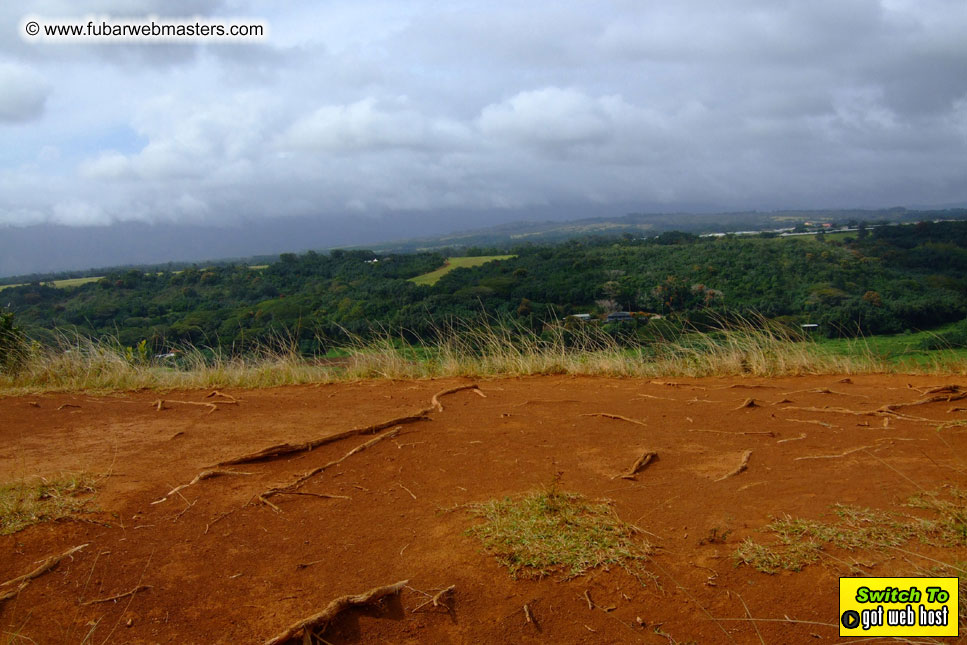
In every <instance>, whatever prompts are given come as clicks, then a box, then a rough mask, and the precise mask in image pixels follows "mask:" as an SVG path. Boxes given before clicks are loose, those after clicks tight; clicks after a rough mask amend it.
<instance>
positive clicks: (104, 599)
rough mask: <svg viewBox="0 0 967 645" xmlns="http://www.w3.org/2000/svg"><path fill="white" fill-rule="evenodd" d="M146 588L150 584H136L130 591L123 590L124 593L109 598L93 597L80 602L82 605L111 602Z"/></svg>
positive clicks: (149, 587)
mask: <svg viewBox="0 0 967 645" xmlns="http://www.w3.org/2000/svg"><path fill="white" fill-rule="evenodd" d="M148 589H151V585H138V586H137V587H135V588H134V589H132V590H131V591H125V592H124V593H119V594H118V595H116V596H111V597H110V598H95V599H94V600H86V601H84V602H82V603H81V604H82V605H96V604H99V603H102V602H113V601H115V600H121V598H127V597H128V596H133V595H134V594H136V593H138V592H139V591H147V590H148Z"/></svg>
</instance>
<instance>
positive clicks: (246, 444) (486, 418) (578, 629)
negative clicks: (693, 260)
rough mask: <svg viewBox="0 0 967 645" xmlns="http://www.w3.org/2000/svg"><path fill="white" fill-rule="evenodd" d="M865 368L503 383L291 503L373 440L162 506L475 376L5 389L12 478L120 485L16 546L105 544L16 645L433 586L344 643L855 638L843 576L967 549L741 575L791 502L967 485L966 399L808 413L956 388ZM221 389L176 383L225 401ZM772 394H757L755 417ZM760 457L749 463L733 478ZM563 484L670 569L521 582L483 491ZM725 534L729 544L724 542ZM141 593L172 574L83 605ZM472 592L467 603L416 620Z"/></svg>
mask: <svg viewBox="0 0 967 645" xmlns="http://www.w3.org/2000/svg"><path fill="white" fill-rule="evenodd" d="M842 379H843V377H842V376H822V377H799V378H783V379H775V380H766V379H715V378H710V379H681V380H678V381H676V382H659V381H642V380H634V379H609V378H588V377H563V376H562V377H558V376H555V377H533V378H520V379H497V380H489V381H486V380H485V381H480V382H479V385H480V390H481V391H482V392H483V393H484V394H485V395H486V396H485V397H482V396H478V395H477V394H476V393H475V392H473V391H472V390H463V391H460V392H457V393H454V394H450V395H448V396H446V397H443V398H442V404H443V408H444V409H443V410H442V411H439V410H434V411H432V412H429V413H428V414H427V416H428V419H427V420H423V421H418V422H415V423H409V424H406V425H403V426H402V428H401V429H400V430H399V434H398V436H396V437H394V438H391V439H387V440H385V441H381V442H379V443H377V444H375V445H373V446H372V447H370V448H369V449H368V450H365V451H363V452H360V453H357V454H355V455H353V456H351V457H350V458H348V459H346V460H345V461H343V462H342V463H341V464H339V465H338V466H335V467H333V468H331V469H329V470H326V471H324V472H322V473H320V474H318V475H316V476H315V477H313V478H311V479H310V480H309V481H307V482H306V483H305V485H304V486H303V487H302V488H300V489H299V492H303V493H316V494H320V495H331V496H333V497H318V496H311V495H276V496H274V497H271V498H270V500H269V501H271V503H272V504H274V505H275V506H276V507H278V509H279V510H278V511H276V510H274V509H273V508H272V507H270V506H269V505H266V504H264V503H260V502H259V501H258V499H257V495H258V493H260V492H261V491H264V490H266V489H268V488H270V487H272V486H274V485H278V484H285V483H287V482H290V481H292V480H293V479H295V478H296V477H297V476H299V475H301V474H302V473H305V472H307V471H309V470H311V469H313V468H315V467H318V466H321V465H323V464H325V463H327V462H329V461H332V460H334V459H338V458H339V457H341V456H343V455H345V454H346V453H347V452H348V451H349V450H351V449H352V448H354V447H356V446H357V445H360V444H362V443H364V442H365V441H367V440H369V439H371V438H372V437H370V436H359V437H350V438H347V439H344V440H341V441H338V442H334V443H331V444H329V445H325V446H322V447H319V448H316V449H315V450H313V451H311V452H307V453H302V454H296V455H291V456H288V457H284V458H281V459H277V460H271V461H264V462H260V463H254V464H245V465H236V466H231V467H230V469H232V470H237V471H243V472H245V473H250V474H247V475H227V476H220V477H213V478H210V479H204V480H202V481H199V482H198V483H196V484H194V485H192V486H189V487H187V488H184V489H182V490H181V491H179V492H178V493H175V494H174V495H172V496H170V497H169V498H168V499H167V500H166V501H164V502H162V503H157V504H152V502H154V501H156V500H159V499H161V498H164V497H165V496H166V494H167V493H168V492H169V491H170V490H171V489H173V488H174V487H176V486H178V485H180V484H186V483H188V482H190V481H191V480H192V479H193V478H194V477H195V476H196V475H198V474H199V472H201V471H202V470H204V469H205V468H206V467H210V466H211V465H213V464H216V463H218V462H220V461H223V460H226V459H228V458H231V457H235V456H237V455H240V454H244V453H248V452H253V451H257V450H260V449H262V448H265V447H267V446H270V445H272V444H276V443H284V442H288V443H298V442H306V441H309V440H312V439H316V438H319V437H323V436H326V435H328V434H334V433H337V432H341V431H344V430H348V429H351V428H356V427H365V426H368V425H371V424H375V423H378V422H382V421H386V420H390V419H393V418H395V417H401V416H404V415H407V414H412V413H413V412H415V411H418V410H420V409H422V408H426V407H427V406H428V405H429V401H430V398H431V396H432V395H433V394H434V393H436V392H439V391H440V390H443V389H446V388H449V387H453V386H457V385H464V384H468V383H470V382H471V381H466V380H459V379H449V380H441V381H416V382H385V381H383V382H380V381H367V382H359V383H349V384H335V385H320V386H299V387H282V388H276V389H265V390H256V391H241V390H232V391H226V393H227V394H230V395H232V396H234V397H237V398H238V404H237V405H217V411H214V412H212V413H209V408H207V407H205V406H196V405H183V404H178V403H173V404H168V405H166V406H165V408H164V409H162V410H160V411H159V410H158V409H157V407H156V406H155V405H153V402H154V401H156V400H157V399H158V398H159V394H158V393H156V392H136V393H131V394H125V395H118V396H104V397H99V396H90V395H86V394H74V395H43V396H41V395H38V396H24V397H12V398H0V482H16V481H23V480H24V479H29V478H32V477H35V476H56V475H58V474H63V473H68V472H70V473H73V472H86V473H90V474H93V475H95V476H99V477H100V478H101V479H100V480H99V482H98V484H97V494H96V497H95V499H94V500H93V502H92V508H93V509H94V510H93V511H92V512H88V513H84V514H81V515H77V516H75V517H74V518H73V519H68V520H62V521H58V522H53V523H46V524H40V525H35V526H32V527H30V528H28V529H26V530H23V531H20V532H18V533H16V534H13V535H6V536H2V537H0V581H4V580H9V579H11V578H15V577H17V576H20V575H22V574H24V573H26V572H28V571H30V570H32V569H34V568H35V567H36V566H37V564H38V562H40V561H42V560H43V559H44V558H46V557H48V556H51V555H55V554H60V553H63V552H65V551H66V550H68V549H70V548H71V547H75V546H78V545H82V544H87V545H88V546H87V547H86V548H85V549H83V550H82V551H79V552H77V553H74V554H73V555H72V556H70V557H68V558H66V559H65V560H64V561H62V562H61V563H60V564H59V565H58V566H57V567H55V568H54V569H52V570H51V571H50V572H48V573H45V574H43V575H41V576H39V577H37V578H36V579H34V580H32V581H31V582H30V584H29V585H28V586H27V587H26V588H25V589H24V590H23V592H22V593H21V594H20V595H19V596H17V597H16V598H13V599H10V600H7V601H5V602H0V630H2V631H3V632H5V634H4V635H2V636H0V641H2V642H5V643H6V642H8V641H9V642H10V643H17V644H20V643H65V644H66V643H82V642H83V643H89V644H101V643H263V642H264V641H266V640H267V639H269V638H271V637H272V636H274V635H276V634H277V633H279V632H281V631H283V630H284V629H285V628H286V627H287V626H289V625H290V624H292V623H294V622H296V621H298V620H300V619H302V618H304V617H306V616H309V615H311V614H314V613H316V612H318V611H321V610H322V609H323V608H324V607H325V606H326V605H327V604H328V603H329V602H330V601H332V600H333V599H335V598H337V597H339V596H343V595H346V594H357V593H362V592H364V591H366V590H369V589H371V588H373V587H378V586H382V585H389V584H393V583H396V582H398V581H401V580H408V581H409V582H408V585H407V586H406V587H404V588H403V590H402V592H401V593H400V594H399V595H398V596H392V597H389V598H387V599H384V601H383V602H382V603H381V604H380V605H378V606H372V607H369V608H362V609H350V610H347V611H345V612H343V613H341V614H340V615H339V617H338V618H337V619H336V620H335V621H333V622H332V623H331V624H330V625H329V627H328V628H327V629H326V631H325V632H324V633H323V634H322V636H323V637H324V638H325V642H329V643H527V642H551V643H636V642H640V643H675V642H680V643H685V642H690V641H694V642H698V643H759V642H762V643H813V642H838V641H839V640H840V639H839V637H838V577H839V576H840V575H849V566H848V565H849V563H850V562H854V563H861V565H854V566H859V568H860V569H861V570H862V571H863V572H864V573H865V574H867V575H879V576H888V575H902V574H907V575H912V574H913V572H914V571H915V570H916V569H917V567H921V568H929V567H930V566H932V564H933V563H932V562H931V561H930V560H928V559H926V558H923V557H922V556H926V557H928V558H936V559H942V560H943V561H945V562H958V561H959V562H963V561H967V549H964V548H947V549H939V548H936V547H927V546H924V545H922V544H919V543H918V542H915V541H914V542H911V543H908V544H907V545H905V546H904V547H903V548H904V551H903V552H901V551H886V552H884V551H864V552H841V551H837V550H835V549H830V550H829V553H830V557H828V558H825V557H824V558H823V559H822V560H821V561H820V562H819V563H816V564H810V565H808V566H807V567H806V568H805V569H803V570H802V571H800V572H788V571H784V572H781V573H778V574H775V575H769V574H766V573H761V572H759V571H756V570H755V569H753V568H751V567H749V566H736V563H735V559H734V557H733V554H734V552H735V550H736V548H737V546H738V545H739V544H740V542H742V540H744V539H745V538H747V537H752V538H753V539H755V540H757V541H759V542H763V543H770V542H772V541H774V540H775V538H774V536H773V535H772V534H771V533H769V532H768V531H767V530H766V529H765V526H766V525H767V524H768V523H769V522H770V521H771V520H772V518H774V517H782V516H784V515H787V514H788V515H790V516H793V517H804V518H811V519H822V520H824V521H830V519H831V518H832V517H833V516H832V514H831V512H830V506H831V505H832V504H835V503H843V504H855V505H859V506H863V507H871V508H874V509H883V510H891V511H904V510H905V509H906V507H904V506H903V502H904V501H905V500H906V499H907V498H908V497H909V496H911V495H912V494H914V493H916V492H918V491H919V490H921V489H923V490H936V489H941V488H942V487H944V486H949V485H956V486H960V487H967V474H965V473H967V432H965V430H964V427H958V426H955V427H950V428H947V429H945V430H943V431H942V432H938V431H937V430H936V425H937V423H940V422H943V421H953V420H957V419H967V413H965V412H961V411H957V410H956V409H955V406H956V405H957V404H955V403H948V402H944V401H939V402H935V403H930V404H925V405H919V406H916V407H912V408H901V409H900V410H898V412H899V413H900V414H901V415H903V417H899V416H896V415H893V416H854V415H849V414H844V413H842V412H836V411H833V410H828V411H821V410H817V409H814V410H802V409H795V408H823V407H830V408H847V409H851V410H855V411H860V410H875V409H877V408H879V407H880V406H883V405H886V404H892V403H902V402H913V401H916V400H918V399H921V398H922V397H923V394H922V390H925V389H926V388H929V387H930V386H937V385H943V384H945V381H949V380H952V379H954V377H950V378H947V379H944V378H938V377H913V376H853V377H851V380H850V379H847V380H846V382H842ZM917 388H919V389H917ZM207 393H208V392H206V391H185V392H169V393H166V394H164V395H163V398H165V399H167V400H174V401H179V400H180V401H194V402H205V401H213V400H217V399H218V397H215V398H210V399H209V398H205V395H206V394H207ZM749 398H753V399H754V400H755V402H756V403H757V405H756V406H754V407H743V406H742V404H743V403H745V402H746V400H747V399H749ZM222 400H224V399H222ZM596 413H606V414H610V415H616V416H623V417H627V418H628V419H633V420H638V421H640V422H642V423H643V424H644V425H641V424H637V423H631V422H629V421H627V420H624V419H621V418H612V417H608V416H594V415H595V414H596ZM589 415H591V416H589ZM910 417H918V418H919V420H918V419H911V418H910ZM924 419H930V420H935V421H936V422H927V421H925V420H924ZM384 432H386V431H384ZM800 437H801V438H800ZM790 439H792V441H787V440H790ZM861 446H867V448H865V449H862V450H857V451H855V452H851V453H850V454H847V455H845V456H842V457H839V458H825V459H798V460H797V458H798V457H808V456H818V455H837V454H842V453H845V452H847V451H850V450H852V449H854V448H859V447H861ZM645 450H652V451H656V452H657V453H658V458H657V460H655V461H653V462H652V463H650V464H649V465H648V467H647V468H646V469H645V470H643V471H642V472H641V473H639V474H638V475H637V477H636V479H634V480H629V479H622V478H620V477H618V476H619V475H620V474H622V473H624V472H626V471H627V470H628V468H630V467H631V466H632V464H633V463H634V462H635V460H636V459H637V458H638V457H640V456H641V455H642V453H643V452H644V451H645ZM748 451H751V455H750V456H749V460H748V465H747V468H746V469H745V470H744V471H742V472H740V473H738V474H735V475H733V476H728V477H725V476H726V475H728V474H729V473H731V472H733V471H735V470H736V469H737V468H738V466H739V465H740V463H741V461H742V459H743V457H744V455H745V454H746V453H747V452H748ZM558 473H561V474H560V484H559V486H560V488H561V489H563V490H566V491H572V492H576V493H581V494H583V495H585V496H587V497H589V498H592V499H605V498H606V499H609V500H613V503H614V509H615V511H616V513H617V515H618V516H619V517H620V518H621V519H622V520H624V521H626V522H629V523H632V524H634V525H635V526H637V527H640V528H641V529H642V530H643V533H642V534H641V535H640V538H641V539H642V540H646V541H647V542H649V543H650V544H652V545H653V547H654V551H653V554H652V556H651V557H650V558H649V559H648V561H647V562H646V564H645V567H646V569H647V570H648V571H650V572H651V573H653V574H654V580H653V581H652V580H646V581H645V584H644V585H643V584H642V583H641V582H639V581H638V580H636V579H635V578H634V577H632V576H631V575H630V574H628V573H627V572H626V571H625V570H624V569H622V568H619V567H612V568H611V569H610V570H605V569H596V570H592V571H590V572H589V573H587V574H586V575H584V576H581V577H578V578H575V579H572V580H566V581H565V580H562V579H561V577H560V576H550V577H546V578H544V579H541V580H523V579H522V580H515V579H513V578H512V577H511V576H510V575H509V574H508V572H507V570H506V569H505V568H503V567H501V566H500V565H499V564H498V562H497V561H496V559H495V558H494V557H493V556H492V555H490V554H488V553H486V552H484V551H483V549H482V546H481V544H480V542H479V541H477V540H476V538H474V537H471V536H468V535H467V534H466V530H467V528H468V527H469V526H471V525H473V524H474V523H476V522H479V521H480V520H479V519H477V518H475V517H474V516H473V515H471V513H469V512H468V510H467V509H466V507H465V506H462V505H466V504H468V503H472V502H480V501H486V500H489V499H492V498H495V497H503V496H507V495H511V496H513V495H518V494H522V493H526V492H529V491H533V490H535V489H539V488H540V487H542V486H546V485H549V484H550V483H551V482H552V481H554V479H555V477H556V475H557V474H558ZM723 477H724V478H723ZM906 510H907V511H908V509H906ZM723 533H725V534H726V536H727V537H726V538H725V541H724V542H722V541H721V540H716V539H712V540H710V539H709V538H710V537H711V538H714V537H715V536H717V535H721V534H723ZM911 552H916V553H917V554H920V555H913V554H912V553H911ZM948 575H949V574H948ZM139 585H146V586H148V587H150V588H145V589H142V590H140V591H139V592H138V593H136V594H134V595H129V596H126V597H123V598H121V599H119V600H116V601H109V602H101V603H94V604H83V603H84V602H85V601H90V600H94V599H104V598H109V597H112V596H114V595H118V594H123V593H125V592H128V591H130V590H132V589H135V588H137V587H139ZM450 585H453V586H454V592H453V593H452V594H451V595H449V596H447V597H446V606H441V607H433V606H432V605H424V606H423V607H422V608H420V609H419V610H417V611H415V612H414V609H416V608H417V607H418V606H419V605H421V604H424V603H425V601H426V600H427V599H428V597H429V596H428V595H427V594H429V595H432V594H434V593H435V592H436V591H438V590H440V589H443V588H446V587H449V586H450ZM586 590H587V591H588V592H589V595H590V597H591V598H592V599H593V603H594V605H593V607H592V608H589V606H588V602H587V600H586V598H585V591H586ZM743 601H744V603H745V605H746V606H747V607H748V610H746V608H745V606H744V605H743ZM525 604H526V605H527V606H528V608H529V611H530V614H531V617H532V619H533V620H532V622H528V621H527V619H526V617H525V614H524V611H523V607H524V605H525ZM750 616H751V617H752V618H754V619H756V620H755V621H754V622H753V621H750V620H749V618H750ZM787 619H789V620H787ZM756 627H758V633H757V632H756ZM11 634H15V635H11ZM296 642H302V641H301V639H298V640H297V641H296Z"/></svg>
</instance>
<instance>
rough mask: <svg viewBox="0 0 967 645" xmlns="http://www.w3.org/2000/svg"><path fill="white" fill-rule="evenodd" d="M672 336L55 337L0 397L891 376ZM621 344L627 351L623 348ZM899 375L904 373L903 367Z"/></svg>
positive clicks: (766, 340) (583, 330)
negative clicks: (505, 379) (193, 341)
mask: <svg viewBox="0 0 967 645" xmlns="http://www.w3.org/2000/svg"><path fill="white" fill-rule="evenodd" d="M680 331H681V332H682V333H675V334H674V337H671V338H667V339H662V338H659V339H657V340H650V341H648V342H642V343H634V342H632V343H628V342H624V343H621V342H618V341H617V340H615V339H614V338H612V337H611V336H609V335H607V334H606V333H605V332H604V331H602V330H601V329H600V327H598V326H597V325H593V324H585V325H578V326H576V327H572V328H568V327H566V326H564V325H552V326H548V327H547V328H546V329H545V330H544V331H543V332H542V333H540V334H538V333H535V332H533V331H532V330H529V329H526V328H523V327H521V326H519V325H515V324H510V323H506V322H502V321H494V320H490V321H483V322H479V321H478V322H475V323H473V324H464V323H456V324H453V325H450V326H448V327H446V328H444V329H440V330H437V333H436V334H435V336H436V338H437V340H436V341H434V342H432V343H426V344H420V343H417V344H412V343H407V342H404V341H402V340H401V339H399V338H396V337H394V336H393V335H392V334H390V333H382V334H380V335H378V336H377V338H376V339H375V340H365V341H364V340H361V339H357V340H356V341H355V342H351V343H349V344H348V346H347V347H346V348H344V350H343V352H342V354H343V355H345V357H346V358H344V359H341V360H338V361H331V360H330V361H325V360H318V359H312V358H305V357H302V356H300V355H299V354H298V353H297V352H296V351H294V350H293V349H291V348H290V346H289V345H286V344H285V343H278V344H276V345H275V346H274V347H268V346H266V347H262V348H259V349H257V350H255V351H252V352H249V353H247V354H245V355H244V356H232V355H229V354H227V353H224V352H219V351H212V350H203V349H200V348H193V347H184V348H182V353H181V354H180V357H179V358H178V359H177V361H176V362H175V363H172V364H163V363H159V362H155V361H144V360H142V361H139V360H132V357H131V355H130V354H129V353H126V352H125V351H124V349H123V348H121V347H119V346H118V344H117V343H116V342H112V341H110V340H104V341H99V340H92V339H87V338H79V337H75V338H68V337H62V338H61V341H60V342H59V343H58V345H57V346H56V347H51V348H46V349H44V348H39V347H36V346H34V347H33V348H31V349H30V351H28V352H27V355H26V357H25V359H24V360H23V361H22V364H21V367H20V369H19V370H18V371H17V372H16V373H14V374H2V373H0V394H26V393H33V392H51V391H79V390H84V391H101V392H103V391H124V390H135V389H140V388H157V389H176V388H208V387H214V388H220V387H243V388H259V387H272V386H278V385H290V384H302V383H320V382H332V381H340V380H358V379H373V378H386V379H422V378H441V377H454V376H469V377H488V376H522V375H533V374H582V375H604V376H629V377H644V378H654V377H672V376H677V377H701V376H729V375H748V376H783V375H802V374H830V373H836V374H856V373H870V372H889V371H894V370H896V369H897V368H896V366H891V365H890V364H888V363H886V362H884V361H882V360H880V359H879V358H877V357H876V355H875V354H873V353H872V352H866V353H864V352H861V351H855V352H853V353H850V354H846V355H843V354H836V353H833V352H831V351H829V350H826V349H823V348H822V347H820V346H819V345H817V344H816V343H814V342H811V341H808V340H802V339H800V338H797V337H796V336H795V335H794V333H793V332H791V331H789V330H787V329H784V328H782V327H778V326H775V325H770V324H768V323H767V322H766V321H764V320H761V319H754V320H750V321H744V322H740V323H739V324H732V325H730V326H728V327H726V326H724V325H723V327H722V328H721V329H719V330H716V331H713V332H710V333H700V332H697V331H694V330H691V331H689V330H680ZM629 345H630V346H629ZM944 356H945V355H942V353H938V358H937V360H936V361H935V362H933V363H931V364H925V365H921V366H919V368H918V369H917V370H916V371H920V372H922V373H947V374H950V373H967V365H965V364H964V363H963V361H962V360H960V359H953V358H949V359H947V358H944ZM904 371H907V372H909V371H910V369H909V366H907V367H905V368H904Z"/></svg>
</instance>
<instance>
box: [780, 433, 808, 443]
mask: <svg viewBox="0 0 967 645" xmlns="http://www.w3.org/2000/svg"><path fill="white" fill-rule="evenodd" d="M805 438H806V433H805V432H804V433H802V434H801V435H799V436H798V437H790V438H789V439H780V440H779V441H777V442H776V443H786V442H787V441H799V440H800V439H805Z"/></svg>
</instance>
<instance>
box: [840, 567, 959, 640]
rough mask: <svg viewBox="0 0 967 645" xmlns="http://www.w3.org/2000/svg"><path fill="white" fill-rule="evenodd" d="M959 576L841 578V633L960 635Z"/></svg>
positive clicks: (867, 636) (865, 634)
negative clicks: (958, 617) (958, 619)
mask: <svg viewBox="0 0 967 645" xmlns="http://www.w3.org/2000/svg"><path fill="white" fill-rule="evenodd" d="M957 583H958V580H957V578H840V579H839V635H840V636H862V637H865V638H871V637H873V636H957V610H958V608H959V604H958V603H959V600H960V599H959V598H958V596H957V591H958V584H957Z"/></svg>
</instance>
